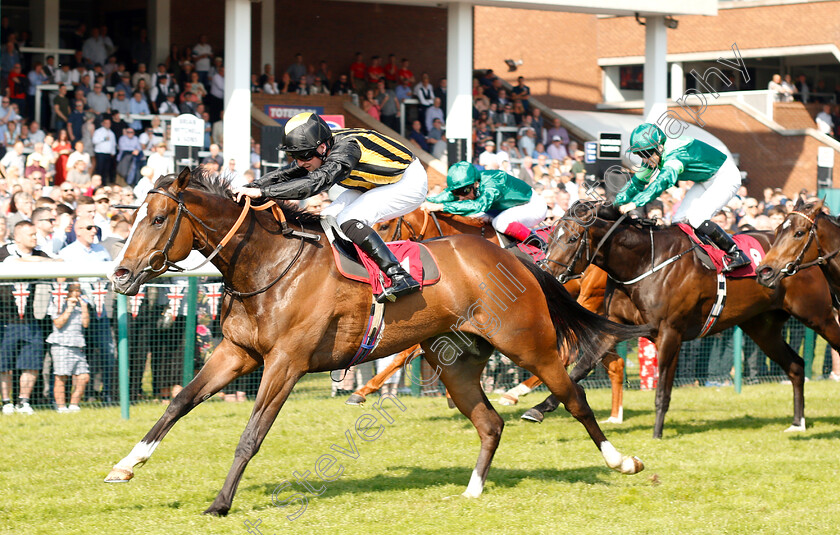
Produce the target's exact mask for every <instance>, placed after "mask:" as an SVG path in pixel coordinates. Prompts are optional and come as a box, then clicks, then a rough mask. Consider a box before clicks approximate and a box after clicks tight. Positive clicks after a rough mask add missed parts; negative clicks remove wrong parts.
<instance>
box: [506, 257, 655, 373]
mask: <svg viewBox="0 0 840 535" xmlns="http://www.w3.org/2000/svg"><path fill="white" fill-rule="evenodd" d="M517 258H518V259H519V261H520V262H522V264H524V265H525V267H527V268H528V269H529V270H530V271H531V273H532V274H533V275H534V277H536V279H537V282H539V284H540V288H541V289H542V291H543V294H545V301H546V304H547V305H548V312H549V314H550V315H551V321H552V323H553V324H554V329H555V331H556V332H557V349H558V350H559V351H560V353H561V354H563V353H565V352H569V353H571V355H570V356H572V357H573V355H574V353H575V351H574V349H575V348H577V353H578V356H579V357H580V358H583V359H584V360H587V361H589V360H590V359H596V358H598V357H600V356H601V355H603V354H604V353H605V352H606V351H607V350H608V349H610V347H612V345H613V344H615V343H616V342H619V341H622V340H629V339H630V338H638V337H640V336H648V335H649V334H650V332H651V329H650V327H648V326H646V325H642V326H638V325H620V324H618V323H614V322H612V321H610V320H608V319H607V318H605V317H603V316H599V315H598V314H595V313H593V312H590V311H589V310H586V309H585V308H583V307H582V306H580V305H579V304H578V303H577V301H575V300H574V299H573V298H572V296H571V295H569V292H567V291H566V289H565V288H564V287H563V285H562V284H560V282H559V281H558V280H557V279H555V278H554V277H553V276H551V275H550V274H549V273H547V272H545V271H543V270H542V269H540V268H539V267H538V266H537V265H536V264H534V263H533V262H529V261H527V260H525V259H523V258H521V257H518V256H517ZM580 364H582V363H581V362H579V365H580ZM593 365H594V363H593Z"/></svg>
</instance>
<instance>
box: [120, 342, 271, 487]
mask: <svg viewBox="0 0 840 535" xmlns="http://www.w3.org/2000/svg"><path fill="white" fill-rule="evenodd" d="M258 365H259V362H257V361H256V360H254V359H253V358H252V357H251V356H249V355H248V354H247V353H246V352H245V351H243V350H241V349H239V348H237V347H236V346H234V345H233V344H231V343H230V342H228V341H227V340H226V339H225V340H222V342H221V343H220V344H219V345H218V347H216V349H215V350H214V351H213V354H212V356H211V357H210V359H209V360H208V361H207V363H206V364H205V365H204V366H203V367H202V368H201V370H200V371H199V372H198V374H197V375H196V376H195V377H194V378H193V380H192V381H190V382H189V384H188V385H187V386H186V387H184V388H183V390H181V392H179V393H178V395H177V396H175V398H174V399H173V400H172V403H170V404H169V406H168V407H167V408H166V411H165V412H164V413H163V416H161V417H160V419H159V420H158V421H157V423H155V425H154V426H153V427H152V429H151V430H149V432H148V433H146V436H144V437H143V440H141V441H140V442H139V443H137V445H136V446H134V448H133V449H132V450H131V453H129V454H128V455H127V456H126V457H125V458H123V459H122V460H121V461H120V462H118V463H117V464H116V465H114V468H113V469H111V472H110V473H109V474H108V477H106V478H105V482H106V483H120V482H124V481H128V480H130V479H131V478H132V477H134V468H135V467H136V466H138V465H142V464H143V463H145V462H146V461H148V460H149V457H151V455H152V452H154V451H155V448H157V446H158V444H160V441H161V440H163V437H164V436H166V433H168V432H169V430H170V429H172V426H173V425H175V422H177V421H178V420H179V419H180V418H181V417H182V416H185V415H186V414H187V413H188V412H190V411H191V410H192V409H193V408H195V406H196V405H198V404H199V403H201V402H202V401H204V400H206V399H208V398H210V397H211V396H212V395H213V394H215V393H216V392H218V391H219V390H221V389H222V388H224V387H225V385H227V384H228V383H230V382H231V381H233V380H234V379H236V378H237V377H239V376H241V375H245V374H247V373H250V372H251V371H253V370H254V369H255V368H256V367H257V366H258Z"/></svg>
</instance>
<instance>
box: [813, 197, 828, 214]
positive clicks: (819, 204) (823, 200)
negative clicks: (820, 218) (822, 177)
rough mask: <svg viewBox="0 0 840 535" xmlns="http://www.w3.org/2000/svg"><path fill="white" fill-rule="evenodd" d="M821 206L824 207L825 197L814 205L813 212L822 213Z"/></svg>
mask: <svg viewBox="0 0 840 535" xmlns="http://www.w3.org/2000/svg"><path fill="white" fill-rule="evenodd" d="M823 206H825V197H823V198H822V199H819V200H818V201H817V202H815V203H814V208H815V212H822V209H823Z"/></svg>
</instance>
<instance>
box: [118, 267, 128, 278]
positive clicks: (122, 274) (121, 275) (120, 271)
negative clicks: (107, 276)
mask: <svg viewBox="0 0 840 535" xmlns="http://www.w3.org/2000/svg"><path fill="white" fill-rule="evenodd" d="M130 274H131V272H130V271H129V270H127V269H126V268H124V267H119V268H117V269H115V270H114V278H115V279H124V278H126V277H128V276H129V275H130Z"/></svg>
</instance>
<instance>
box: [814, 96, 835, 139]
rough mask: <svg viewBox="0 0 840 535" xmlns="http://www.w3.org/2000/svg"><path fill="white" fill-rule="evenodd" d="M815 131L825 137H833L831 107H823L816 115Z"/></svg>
mask: <svg viewBox="0 0 840 535" xmlns="http://www.w3.org/2000/svg"><path fill="white" fill-rule="evenodd" d="M817 129H818V130H819V131H820V132H822V133H823V134H825V135H827V136H834V119H833V118H832V117H831V106H829V105H828V104H826V105H824V106H823V111H821V112H819V113H818V114H817Z"/></svg>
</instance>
